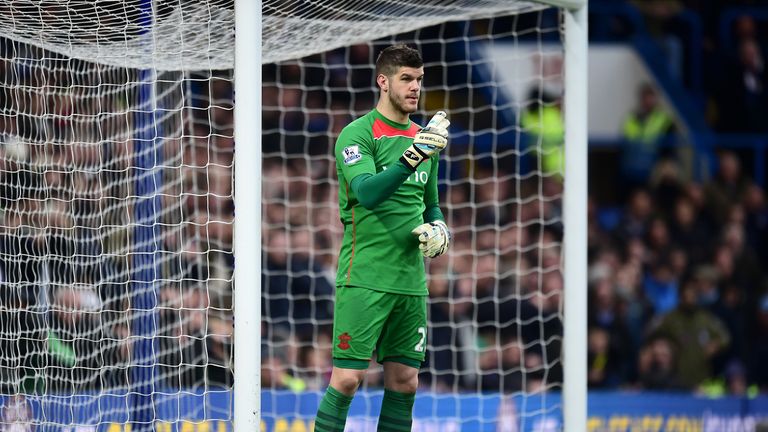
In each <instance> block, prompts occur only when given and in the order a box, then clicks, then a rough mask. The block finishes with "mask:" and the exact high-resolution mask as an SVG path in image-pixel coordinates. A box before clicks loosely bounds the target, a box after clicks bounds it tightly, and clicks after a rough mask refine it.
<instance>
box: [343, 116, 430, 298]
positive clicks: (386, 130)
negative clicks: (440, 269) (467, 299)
mask: <svg viewBox="0 0 768 432" xmlns="http://www.w3.org/2000/svg"><path fill="white" fill-rule="evenodd" d="M419 129H420V127H419V126H418V125H417V124H415V123H413V122H411V121H410V120H409V122H408V124H400V123H395V122H393V121H391V120H389V119H387V118H386V117H384V116H383V115H381V114H380V113H379V112H378V111H377V110H375V109H374V110H373V111H371V112H369V113H368V114H366V115H364V116H362V117H360V118H358V119H357V120H355V121H353V122H352V123H350V124H349V125H347V127H345V128H344V130H342V131H341V134H340V135H339V138H338V140H337V141H336V147H335V155H336V172H337V174H338V178H339V210H340V215H341V222H342V224H343V225H344V239H343V242H342V245H341V252H340V253H339V266H338V272H337V274H336V286H337V287H347V286H354V287H362V288H368V289H372V290H376V291H384V292H391V293H396V294H410V295H426V294H427V293H428V292H427V281H426V274H425V272H424V258H423V256H422V254H421V251H420V250H419V242H418V240H417V239H416V237H415V236H413V235H412V234H411V230H412V229H414V228H415V227H417V226H418V225H420V224H422V223H424V210H425V209H426V208H427V207H434V206H437V205H438V196H437V165H438V164H437V158H433V159H429V160H427V161H424V162H423V163H421V165H419V167H418V169H417V170H416V172H414V173H413V174H411V175H410V176H409V177H408V178H407V179H406V180H405V181H404V182H403V184H401V185H400V186H399V188H398V189H397V190H396V191H395V192H394V194H392V195H391V196H390V197H389V198H387V199H386V200H384V201H383V202H381V203H380V204H379V205H377V206H376V207H375V208H373V209H372V210H369V209H366V208H365V207H363V206H362V205H361V204H360V203H359V202H358V201H357V198H356V197H355V196H354V192H353V191H352V188H351V187H350V184H351V183H352V180H354V178H355V177H357V176H359V175H361V174H365V173H368V174H376V173H379V172H381V171H383V170H385V169H387V168H388V167H391V166H394V164H401V162H399V159H400V156H401V155H402V154H403V152H404V151H405V150H406V149H407V148H408V147H410V145H411V144H412V143H413V137H414V136H415V135H416V133H417V132H418V131H419Z"/></svg>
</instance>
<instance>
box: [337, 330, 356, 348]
mask: <svg viewBox="0 0 768 432" xmlns="http://www.w3.org/2000/svg"><path fill="white" fill-rule="evenodd" d="M351 340H352V336H350V335H349V333H347V332H344V333H342V334H340V335H339V344H338V345H336V346H338V347H339V349H341V350H345V351H346V350H348V349H349V341H351Z"/></svg>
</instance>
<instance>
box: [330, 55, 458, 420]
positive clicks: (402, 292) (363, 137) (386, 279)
mask: <svg viewBox="0 0 768 432" xmlns="http://www.w3.org/2000/svg"><path fill="white" fill-rule="evenodd" d="M423 77H424V66H423V62H422V59H421V55H420V54H419V52H418V51H416V50H415V49H413V48H410V47H408V46H406V45H394V46H391V47H388V48H386V49H385V50H383V51H382V52H381V53H380V54H379V57H378V58H377V60H376V84H377V85H378V86H379V101H378V104H377V105H376V109H374V110H373V111H371V112H369V113H368V114H366V115H364V116H362V117H360V118H358V119H357V120H355V121H353V122H352V123H350V124H349V125H347V127H345V128H344V130H342V132H341V134H340V135H339V138H338V140H337V142H336V147H335V156H336V171H337V174H338V178H339V209H340V213H341V222H342V224H343V225H344V238H343V242H342V246H341V252H340V255H339V267H338V273H337V275H336V304H335V307H334V321H333V334H334V346H333V372H332V375H331V381H330V384H329V386H328V389H327V391H326V393H325V395H324V397H323V399H322V401H321V402H320V407H319V409H318V412H317V418H316V420H315V430H316V431H318V432H325V431H339V432H341V431H343V430H344V425H345V423H346V418H347V412H348V411H349V406H350V403H351V402H352V398H353V396H354V394H355V391H356V390H357V388H358V386H359V385H360V383H361V382H362V380H363V378H364V375H365V371H366V369H367V368H368V364H369V362H370V360H371V358H372V355H373V353H374V352H376V356H377V360H378V362H380V363H382V364H383V366H384V388H385V389H384V399H383V401H382V405H381V414H380V416H379V423H378V430H379V431H410V430H411V422H412V415H413V414H412V411H413V404H414V399H415V394H416V387H417V385H418V372H419V367H420V366H421V363H422V362H423V361H424V355H425V352H426V347H427V305H426V301H427V294H428V291H427V280H426V274H425V272H424V257H429V258H434V257H437V256H439V255H442V254H443V253H445V251H446V250H447V248H448V244H449V242H450V239H451V236H450V233H449V231H448V228H447V227H446V225H445V222H444V221H443V214H442V212H441V211H440V207H439V205H438V193H437V166H438V163H437V159H438V157H437V156H438V153H439V152H440V151H441V150H443V149H444V148H445V146H446V145H447V143H448V131H447V127H448V125H449V121H448V120H447V119H446V116H445V113H443V112H438V113H437V114H436V115H435V116H434V117H433V118H432V120H430V122H429V123H428V124H427V126H426V127H424V128H421V127H420V126H418V125H416V124H414V123H413V122H412V121H411V120H410V119H409V115H410V114H411V113H413V112H415V111H416V109H417V107H418V102H419V96H420V91H421V84H422V79H423Z"/></svg>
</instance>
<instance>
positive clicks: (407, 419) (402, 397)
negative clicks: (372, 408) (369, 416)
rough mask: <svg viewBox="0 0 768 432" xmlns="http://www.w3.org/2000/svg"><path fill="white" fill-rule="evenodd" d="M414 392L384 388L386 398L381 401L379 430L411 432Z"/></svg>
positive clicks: (382, 431)
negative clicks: (399, 391) (401, 391)
mask: <svg viewBox="0 0 768 432" xmlns="http://www.w3.org/2000/svg"><path fill="white" fill-rule="evenodd" d="M415 400H416V395H415V394H413V393H398V392H396V391H392V390H386V389H385V390H384V400H383V401H382V402H381V414H379V426H378V428H377V429H376V430H377V431H378V432H410V430H411V423H412V422H413V402H414V401H415Z"/></svg>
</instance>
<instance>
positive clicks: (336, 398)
mask: <svg viewBox="0 0 768 432" xmlns="http://www.w3.org/2000/svg"><path fill="white" fill-rule="evenodd" d="M351 403H352V396H347V395H345V394H342V393H341V392H339V391H338V390H336V389H335V388H333V387H331V386H328V390H326V391H325V396H323V400H321V401H320V407H319V408H318V409H317V417H316V418H315V432H344V425H345V424H346V423H347V413H348V412H349V405H350V404H351Z"/></svg>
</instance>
